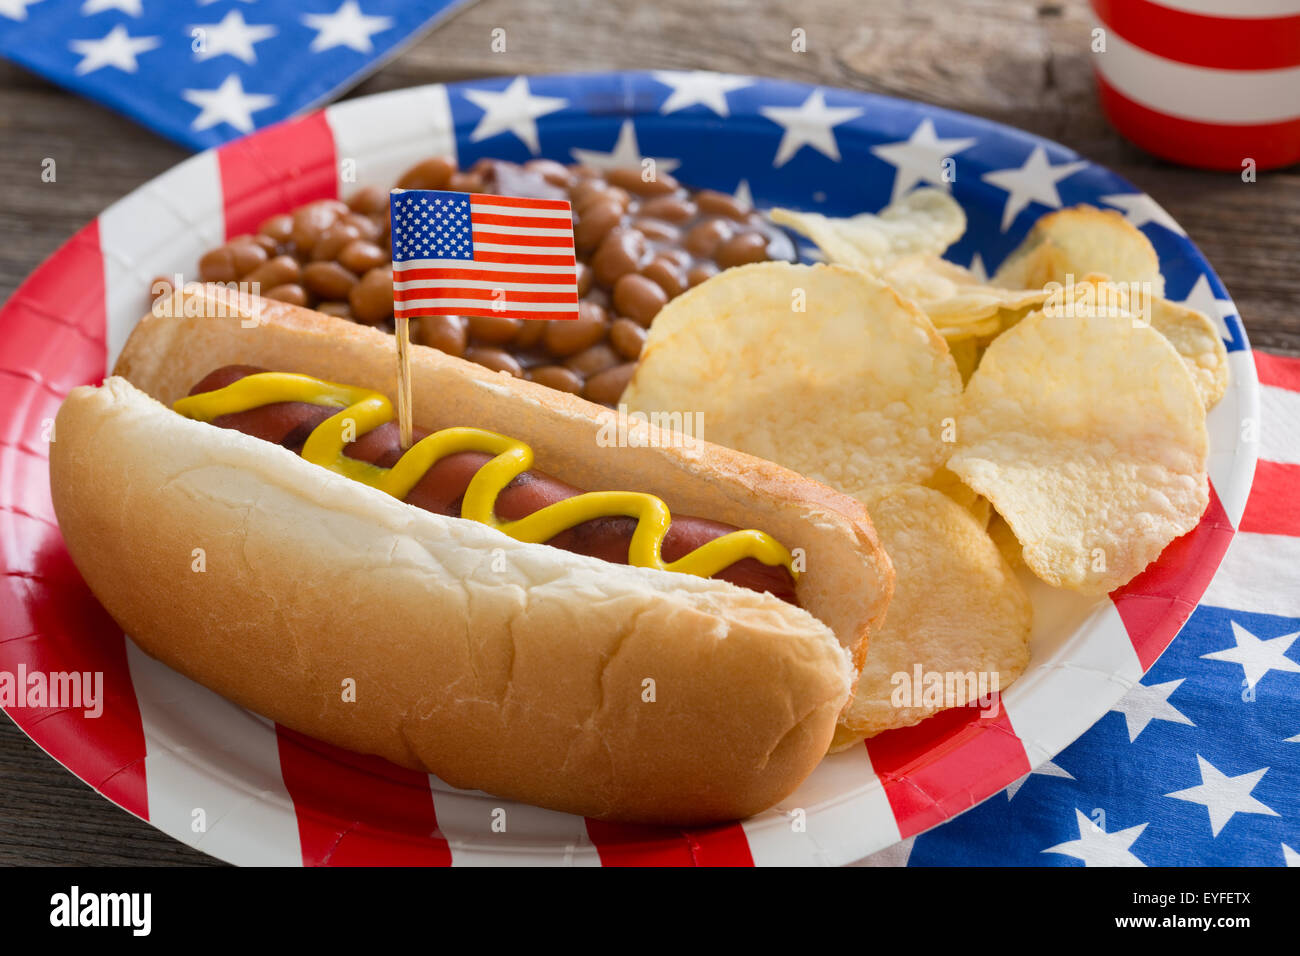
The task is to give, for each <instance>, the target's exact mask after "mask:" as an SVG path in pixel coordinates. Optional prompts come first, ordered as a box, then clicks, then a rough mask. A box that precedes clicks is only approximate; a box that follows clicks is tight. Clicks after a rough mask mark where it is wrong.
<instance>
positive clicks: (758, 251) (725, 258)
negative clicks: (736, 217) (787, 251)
mask: <svg viewBox="0 0 1300 956" xmlns="http://www.w3.org/2000/svg"><path fill="white" fill-rule="evenodd" d="M714 258H715V259H716V260H717V263H718V265H720V266H721V267H722V268H724V269H730V268H731V267H732V266H743V265H745V264H746V263H747V262H762V261H763V260H764V259H766V258H767V236H765V235H763V234H762V233H761V232H742V233H740V235H737V236H732V237H731V238H730V239H728V240H727V241H726V242H724V243H723V244H722V245H720V246H718V251H717V252H716V253H715V254H714Z"/></svg>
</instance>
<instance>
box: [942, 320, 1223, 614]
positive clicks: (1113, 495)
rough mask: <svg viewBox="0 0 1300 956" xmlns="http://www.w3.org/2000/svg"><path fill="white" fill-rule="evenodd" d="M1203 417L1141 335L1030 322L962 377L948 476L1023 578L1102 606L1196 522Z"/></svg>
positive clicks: (1155, 340)
mask: <svg viewBox="0 0 1300 956" xmlns="http://www.w3.org/2000/svg"><path fill="white" fill-rule="evenodd" d="M1204 412H1205V409H1204V406H1203V405H1202V404H1201V399H1200V396H1199V394H1198V393H1197V390H1196V385H1195V383H1194V382H1193V381H1192V377H1191V375H1190V374H1189V373H1188V371H1187V368H1186V366H1185V365H1184V364H1183V362H1182V360H1181V358H1180V357H1179V355H1178V353H1177V352H1176V351H1175V350H1174V347H1173V346H1172V345H1170V344H1169V342H1168V340H1166V339H1165V338H1164V337H1163V336H1162V335H1160V334H1159V333H1158V332H1156V331H1155V330H1154V329H1152V328H1151V327H1149V326H1146V325H1141V324H1135V323H1134V322H1133V320H1132V318H1131V317H1116V316H1104V315H1093V316H1082V317H1081V316H1066V315H1061V314H1049V313H1046V312H1035V313H1032V314H1031V315H1030V316H1028V317H1027V318H1026V319H1025V320H1024V321H1022V322H1021V323H1020V324H1019V325H1017V326H1016V327H1015V328H1013V329H1011V330H1010V331H1008V332H1005V333H1003V334H1002V335H1001V336H999V337H998V339H997V340H996V341H994V342H993V344H992V345H990V346H989V348H988V351H987V352H986V353H985V355H984V358H983V361H981V363H980V366H979V368H978V369H977V370H976V372H975V374H974V375H973V376H972V377H971V380H970V384H969V385H968V386H967V388H966V393H965V397H964V409H963V414H962V417H961V420H960V421H959V423H958V434H957V450H956V452H955V453H954V454H953V456H952V458H951V459H949V461H948V467H949V468H950V469H951V470H952V471H953V472H955V473H956V474H957V475H958V476H959V477H961V479H962V480H963V481H965V482H966V484H967V485H969V486H970V487H971V488H973V489H974V490H975V491H977V492H979V493H980V494H982V495H984V496H985V497H986V498H988V499H989V501H990V502H991V503H992V505H993V507H994V508H995V509H997V511H998V513H999V514H1000V515H1002V516H1003V517H1004V518H1005V519H1006V521H1007V523H1008V524H1009V525H1010V526H1011V529H1012V530H1013V531H1014V532H1015V534H1016V538H1017V540H1019V541H1020V543H1021V546H1022V547H1023V549H1024V557H1025V563H1026V564H1027V565H1028V566H1029V568H1030V569H1031V570H1033V572H1034V573H1035V574H1037V575H1038V576H1039V577H1040V578H1042V579H1043V580H1044V581H1046V582H1048V583H1049V584H1052V585H1056V586H1058V587H1066V588H1070V589H1073V590H1077V591H1082V592H1085V593H1089V594H1103V593H1105V592H1107V591H1110V590H1112V589H1114V588H1117V587H1119V586H1120V585H1122V584H1124V583H1126V582H1127V581H1129V580H1131V579H1132V578H1133V577H1134V576H1135V575H1136V574H1138V572H1140V571H1141V570H1142V569H1143V568H1145V567H1146V566H1147V565H1148V564H1150V563H1151V562H1152V561H1154V560H1155V559H1156V557H1158V556H1159V554H1160V552H1161V551H1163V550H1164V548H1165V546H1166V545H1168V544H1169V542H1171V541H1172V540H1174V538H1177V537H1178V536H1179V535H1182V534H1185V533H1186V532H1188V531H1190V530H1191V529H1192V528H1193V527H1195V526H1196V523H1197V521H1198V520H1199V518H1200V516H1201V514H1202V513H1203V512H1204V511H1205V508H1206V505H1207V503H1208V501H1209V491H1208V483H1207V480H1206V472H1205V469H1206V458H1207V454H1208V447H1209V439H1208V435H1207V433H1206V428H1205V414H1204Z"/></svg>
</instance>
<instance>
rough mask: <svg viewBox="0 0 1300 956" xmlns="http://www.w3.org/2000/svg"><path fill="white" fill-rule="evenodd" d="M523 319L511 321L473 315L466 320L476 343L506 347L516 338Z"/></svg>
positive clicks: (491, 316)
mask: <svg viewBox="0 0 1300 956" xmlns="http://www.w3.org/2000/svg"><path fill="white" fill-rule="evenodd" d="M523 322H524V320H523V319H511V318H506V317H505V316H500V315H471V316H469V317H468V318H467V319H466V323H467V324H468V326H469V337H470V338H471V339H473V340H474V341H475V342H483V343H487V344H488V345H505V343H507V342H509V341H510V340H511V339H513V338H514V337H515V334H516V333H518V331H519V326H521V325H522V324H523Z"/></svg>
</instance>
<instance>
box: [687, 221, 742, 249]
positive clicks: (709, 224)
mask: <svg viewBox="0 0 1300 956" xmlns="http://www.w3.org/2000/svg"><path fill="white" fill-rule="evenodd" d="M734 231H735V230H734V229H733V228H732V226H731V224H730V223H728V222H727V221H726V220H723V219H706V220H705V221H704V222H702V223H700V224H699V225H698V226H692V227H691V231H690V232H688V233H687V234H686V248H687V249H689V250H690V251H691V252H693V253H695V254H696V255H697V256H704V257H705V258H712V256H713V253H714V252H715V251H716V250H717V248H718V246H720V245H721V244H722V243H724V242H726V241H727V240H728V239H730V238H731V234H732V233H733V232H734Z"/></svg>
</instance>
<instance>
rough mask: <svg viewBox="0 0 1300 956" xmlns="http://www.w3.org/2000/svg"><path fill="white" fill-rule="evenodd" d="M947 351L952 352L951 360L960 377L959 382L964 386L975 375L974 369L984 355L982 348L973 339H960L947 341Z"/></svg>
mask: <svg viewBox="0 0 1300 956" xmlns="http://www.w3.org/2000/svg"><path fill="white" fill-rule="evenodd" d="M947 342H948V349H949V351H951V352H952V359H953V361H954V362H956V363H957V372H958V373H959V374H960V375H961V382H962V384H963V385H965V384H966V383H967V382H969V381H970V377H971V376H972V375H974V374H975V369H976V367H977V366H978V365H979V364H980V357H981V356H982V355H983V354H984V346H983V345H981V344H980V343H979V340H978V339H977V338H974V337H970V338H962V339H956V340H953V339H948V340H947Z"/></svg>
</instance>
